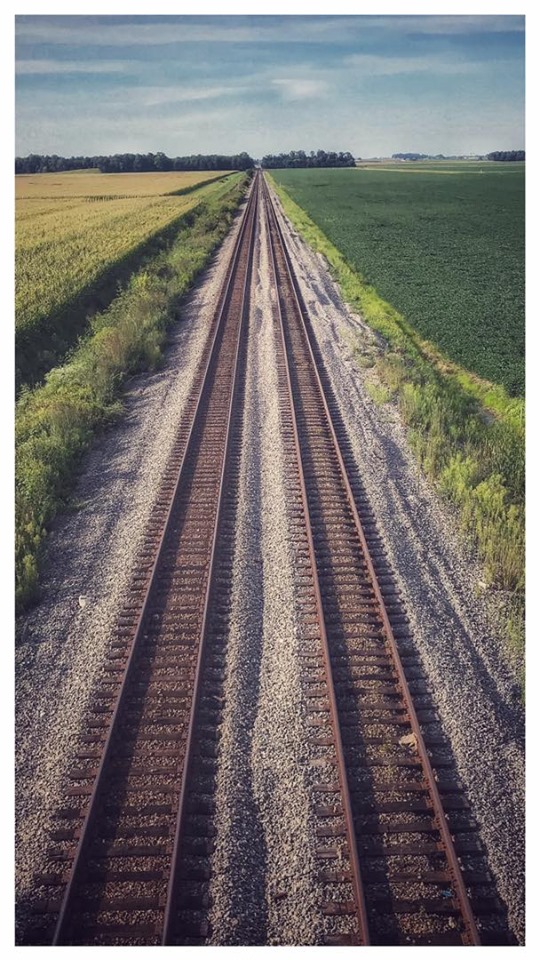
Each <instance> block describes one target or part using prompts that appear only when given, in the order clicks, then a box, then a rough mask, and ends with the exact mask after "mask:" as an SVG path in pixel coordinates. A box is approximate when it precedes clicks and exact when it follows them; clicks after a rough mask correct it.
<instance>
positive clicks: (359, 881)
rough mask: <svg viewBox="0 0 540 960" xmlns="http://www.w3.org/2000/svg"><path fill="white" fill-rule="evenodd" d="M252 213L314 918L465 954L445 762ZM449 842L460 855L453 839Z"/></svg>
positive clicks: (466, 935) (457, 800) (463, 904)
mask: <svg viewBox="0 0 540 960" xmlns="http://www.w3.org/2000/svg"><path fill="white" fill-rule="evenodd" d="M264 207H265V215H266V222H267V229H268V233H269V237H270V247H271V251H272V254H271V260H272V269H273V273H274V283H275V285H276V288H277V291H278V305H277V316H276V321H277V328H278V335H277V337H276V343H277V350H278V364H279V371H280V375H279V380H280V408H281V416H282V422H283V424H284V430H285V435H286V439H287V442H288V445H289V449H290V455H289V456H288V458H287V460H288V463H289V478H288V483H289V489H288V497H289V502H290V503H291V505H292V511H291V512H292V523H293V525H294V535H295V539H296V546H297V566H298V567H299V571H300V589H301V591H302V592H301V596H300V601H301V610H302V617H303V621H304V622H303V630H304V634H303V636H304V639H305V652H304V657H303V682H304V692H305V696H306V698H307V700H308V704H309V706H308V708H307V710H308V720H307V724H308V726H309V727H310V728H311V730H312V731H313V735H312V736H311V737H310V743H311V746H312V749H313V750H314V754H315V755H314V759H313V764H314V768H315V771H316V777H317V779H316V781H314V782H313V783H312V789H313V790H314V792H315V794H316V804H315V811H316V814H317V816H318V819H319V825H318V826H317V828H316V830H317V836H318V837H319V840H320V845H319V847H318V849H317V856H318V858H319V859H320V867H321V869H320V876H319V879H320V880H321V881H322V882H323V884H324V887H323V890H324V895H323V904H322V911H323V914H324V915H325V916H326V917H328V918H331V923H330V922H329V924H328V930H327V933H326V935H325V941H326V942H327V943H331V944H347V943H357V944H361V945H367V944H370V943H373V944H388V943H391V944H425V945H431V944H432V945H435V944H469V945H478V944H480V942H481V941H480V935H479V932H478V929H477V925H476V921H475V916H474V913H473V909H472V906H471V902H470V899H469V893H468V889H467V886H466V883H465V879H464V877H463V874H462V871H461V867H460V863H459V860H458V855H457V853H456V848H455V843H454V838H453V835H452V830H451V825H450V823H449V820H448V817H449V816H451V815H452V812H453V811H456V812H458V811H461V810H462V808H464V807H466V806H467V804H466V802H465V801H464V799H463V797H462V793H461V790H460V788H459V786H458V785H457V783H456V782H455V780H453V779H451V778H448V775H447V776H446V777H445V768H447V767H448V766H449V764H448V762H445V759H444V758H443V757H442V756H441V757H440V758H439V763H438V764H437V768H436V770H435V769H434V766H433V764H432V758H431V755H430V754H431V750H432V748H433V746H435V745H436V744H435V743H434V742H431V743H429V745H428V743H427V742H426V741H427V739H428V738H427V737H425V736H424V733H423V727H424V726H426V727H427V726H428V725H429V723H430V722H431V721H432V719H433V717H432V716H431V713H430V709H429V708H428V709H427V710H426V709H424V710H423V711H422V713H421V714H420V716H419V711H417V710H416V709H415V706H414V703H413V698H412V695H411V692H410V690H409V684H408V682H407V676H406V671H405V668H404V665H403V663H402V661H401V658H400V654H399V650H398V645H397V642H396V639H395V636H394V632H393V628H392V624H391V622H390V618H389V609H388V608H387V607H388V604H387V603H386V602H385V598H384V596H383V592H382V590H381V585H380V584H379V582H378V579H377V574H376V571H375V567H374V564H373V561H372V558H371V555H370V544H369V540H370V532H369V530H364V527H363V524H362V521H361V519H360V515H359V505H358V504H357V500H356V498H355V496H354V493H353V490H352V488H351V481H350V480H349V472H348V469H347V465H346V462H345V459H344V454H343V452H342V450H341V446H340V443H339V441H338V437H337V435H336V429H335V427H334V423H333V418H332V416H331V413H330V409H329V405H328V402H327V399H326V395H325V390H324V387H323V384H322V382H321V378H320V376H319V373H318V367H317V362H316V358H315V356H314V353H313V347H312V342H311V340H312V338H311V337H310V330H309V320H308V314H307V310H306V307H305V305H304V303H303V301H302V298H301V294H300V291H299V287H298V284H297V282H296V280H295V277H294V271H293V269H292V265H291V262H290V258H289V255H288V252H287V248H286V244H285V240H284V237H283V233H282V230H281V228H280V224H279V221H278V218H277V216H276V212H275V210H274V207H273V203H272V200H271V198H270V194H269V191H268V189H267V187H266V186H265V189H264ZM442 797H444V804H443V800H442ZM458 829H459V828H458ZM464 829H465V830H466V829H468V828H467V827H464ZM456 832H457V831H456ZM460 840H461V847H462V849H463V851H465V852H466V851H467V849H468V847H467V835H465V838H463V837H460ZM471 877H472V874H471ZM477 882H478V881H477ZM484 906H485V905H484ZM494 907H495V912H496V906H495V905H494V904H493V903H490V908H491V909H493V908H494ZM338 917H339V918H342V919H340V920H339V921H338V920H337V919H336V918H338Z"/></svg>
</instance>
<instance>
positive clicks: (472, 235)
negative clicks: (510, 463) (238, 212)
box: [272, 162, 525, 396]
mask: <svg viewBox="0 0 540 960" xmlns="http://www.w3.org/2000/svg"><path fill="white" fill-rule="evenodd" d="M272 176H273V178H274V180H275V181H276V182H277V183H278V184H280V185H281V186H282V187H284V189H285V190H286V191H287V192H288V193H289V195H290V196H291V197H292V198H293V200H295V201H296V203H298V204H299V205H300V206H301V207H302V208H303V209H304V210H305V211H306V213H307V214H308V215H309V217H310V218H311V219H312V220H313V221H314V222H315V223H316V224H317V225H318V226H319V227H320V229H321V230H322V231H323V232H324V233H325V234H326V236H327V237H328V239H329V240H330V241H331V242H332V243H333V244H334V246H336V247H337V248H338V250H340V251H341V253H342V254H343V255H344V256H345V258H346V260H347V261H348V263H349V264H350V266H351V267H352V268H353V269H355V270H357V271H358V272H359V273H360V274H361V276H362V277H363V279H364V280H365V281H366V282H367V283H369V284H371V285H373V286H374V287H375V288H376V290H377V292H378V293H379V294H380V296H381V297H382V298H383V299H384V300H386V301H388V302H389V303H391V304H392V305H393V306H394V307H395V308H396V309H397V310H398V311H399V312H400V313H401V314H402V315H403V316H404V317H405V319H406V320H407V321H408V322H409V323H410V324H411V325H412V326H413V327H414V328H415V329H416V330H417V331H418V332H419V333H420V334H421V335H422V336H423V337H425V338H426V339H428V340H430V341H432V342H433V343H434V344H435V345H436V346H437V347H438V348H439V349H440V350H441V351H442V352H443V353H444V354H445V355H446V356H447V357H449V358H450V359H451V360H453V361H454V362H455V363H457V364H459V365H461V366H463V367H465V368H466V369H467V370H469V371H472V372H473V373H476V374H478V375H479V376H480V377H482V378H485V379H487V380H491V381H493V382H494V383H500V384H502V385H503V386H504V387H505V388H506V389H507V390H508V392H509V393H510V394H512V395H516V396H522V395H523V393H524V381H525V360H524V345H525V344H524V341H525V330H524V272H525V262H524V181H525V165H524V164H521V163H509V164H496V163H489V162H486V163H478V162H477V163H467V162H462V163H460V162H456V163H448V162H447V163H431V164H427V163H423V164H421V165H420V164H416V163H409V164H406V163H402V164H393V165H380V166H371V167H361V168H357V169H350V170H349V169H347V170H323V169H320V170H317V169H310V170H273V171H272Z"/></svg>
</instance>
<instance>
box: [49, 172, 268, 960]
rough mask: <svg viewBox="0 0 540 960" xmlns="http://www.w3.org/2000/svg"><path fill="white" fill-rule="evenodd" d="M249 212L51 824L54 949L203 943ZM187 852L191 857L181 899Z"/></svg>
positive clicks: (251, 227)
mask: <svg viewBox="0 0 540 960" xmlns="http://www.w3.org/2000/svg"><path fill="white" fill-rule="evenodd" d="M258 199H259V198H258V191H257V189H252V191H251V195H250V198H249V201H248V205H247V208H246V210H245V213H244V216H243V221H242V224H241V227H240V231H239V235H238V239H237V242H236V245H235V248H234V252H233V256H232V259H231V263H230V266H229V269H228V272H227V276H226V279H225V283H224V286H223V288H222V292H221V296H220V300H219V304H218V309H217V311H216V316H215V322H214V331H213V336H212V337H211V338H210V341H211V342H210V349H209V351H208V354H207V357H206V359H205V362H204V363H203V369H202V370H201V375H200V377H199V382H198V384H196V387H195V391H194V392H195V396H194V397H193V399H192V403H191V409H190V410H188V416H187V418H186V422H184V424H183V425H182V427H181V430H180V434H179V438H178V442H177V448H178V449H177V451H176V453H175V457H174V458H173V460H174V461H175V462H173V464H172V466H171V470H170V472H169V476H168V477H167V478H166V480H165V482H164V485H163V488H162V490H161V496H160V497H159V498H158V503H157V507H156V509H155V511H154V513H153V517H152V522H151V524H150V527H149V529H148V531H147V538H146V543H145V547H144V549H143V551H142V555H141V563H140V565H139V568H138V570H137V573H136V574H135V578H134V582H133V588H132V592H131V596H130V598H129V600H128V603H127V606H126V609H125V610H124V612H123V614H122V616H121V617H120V618H119V623H118V627H117V635H116V639H115V641H114V642H113V644H112V648H111V653H110V657H109V660H108V662H107V664H106V665H105V674H104V679H103V681H102V684H101V686H100V688H99V689H98V690H97V691H96V694H95V696H94V699H93V702H92V705H91V715H90V717H89V720H88V724H87V729H86V731H85V733H84V734H83V735H82V737H81V743H80V747H79V750H78V756H77V761H78V766H77V768H75V769H73V770H72V771H71V779H72V784H73V785H72V787H71V788H70V789H69V791H68V798H69V806H67V807H66V808H65V809H64V810H62V811H60V818H61V819H64V820H67V821H71V823H72V824H74V825H73V826H68V827H67V828H61V829H59V830H57V831H56V833H55V835H54V839H55V840H56V841H57V842H59V843H60V844H61V846H60V847H58V848H57V849H56V850H53V851H52V860H53V862H54V861H55V862H56V863H60V864H61V865H62V867H63V868H64V869H63V870H62V871H61V872H60V873H58V872H54V871H53V873H52V874H51V875H49V877H42V878H40V879H41V882H43V883H47V882H48V883H49V884H50V885H52V886H55V885H60V888H61V889H62V887H63V886H64V889H63V891H62V894H61V896H60V897H58V896H57V897H56V898H53V899H52V900H51V901H50V902H49V903H47V904H46V905H45V909H46V912H47V913H48V914H49V915H52V916H54V915H55V912H57V917H56V922H55V928H54V933H53V936H52V942H53V944H66V943H82V944H107V943H112V944H143V943H144V944H160V943H163V944H167V943H174V942H177V941H178V940H181V939H184V940H185V939H186V938H187V940H188V941H190V942H195V943H197V942H200V941H204V938H205V936H206V932H207V931H206V929H205V927H204V925H202V926H201V925H200V924H199V923H198V922H197V920H195V921H194V922H191V921H190V919H189V917H190V916H191V915H192V914H191V911H192V909H193V908H194V907H196V906H197V903H198V892H197V886H196V885H197V882H198V879H199V874H198V872H197V857H198V856H200V854H201V853H207V852H208V847H209V846H210V845H211V838H210V837H209V836H208V833H209V832H210V831H209V830H208V825H207V823H206V822H205V812H206V811H207V810H208V807H207V805H206V804H205V793H204V791H205V783H204V772H203V782H200V778H201V769H200V768H201V767H203V768H204V757H205V755H206V756H207V757H208V758H209V759H210V761H211V759H212V752H213V749H212V745H213V739H212V735H213V730H214V728H215V725H216V723H217V717H216V702H215V701H217V700H218V699H219V674H220V669H222V664H221V663H220V659H219V650H217V651H216V649H215V645H216V644H218V645H219V641H220V636H221V635H222V631H221V632H220V625H219V623H216V611H215V608H216V604H217V606H218V608H219V596H218V595H219V590H220V584H219V582H218V576H217V572H216V570H217V559H216V558H217V548H218V540H219V536H218V534H219V533H220V532H221V531H222V529H223V525H224V524H226V523H227V517H226V515H224V511H223V509H222V504H223V501H224V499H225V497H226V496H227V486H228V481H229V479H230V473H231V470H233V469H234V464H233V463H232V462H231V461H232V460H233V459H234V450H232V443H231V432H232V427H233V425H234V423H235V422H236V421H237V417H236V416H235V409H236V406H237V393H238V384H239V381H240V379H241V374H240V372H239V357H240V356H241V353H242V342H243V339H244V328H245V324H246V323H247V318H248V313H249V288H250V282H251V268H252V258H253V246H254V239H253V238H254V232H255V229H256V224H257V211H258ZM209 633H210V641H209V637H208V634H209ZM212 640H213V641H214V648H212ZM207 647H209V648H210V650H209V651H208V650H207ZM216 673H217V676H216ZM205 674H206V681H207V683H206V687H205V686H204V684H203V681H204V678H205ZM216 687H217V688H218V694H217V696H216ZM197 721H198V727H197ZM205 725H206V726H208V725H209V726H210V731H209V732H208V730H206V732H205ZM196 727H197V732H196ZM197 756H198V760H199V770H198V771H196V770H195V768H196V766H197ZM197 779H199V783H198V791H197V792H196V795H195V796H193V795H192V790H191V785H192V781H193V780H197ZM193 813H195V823H193V816H192V821H191V829H190V830H189V832H187V831H186V821H187V818H188V817H189V816H190V815H193ZM182 855H183V856H184V860H186V857H187V859H188V860H189V856H190V855H191V859H192V862H191V864H190V868H189V870H188V873H187V875H185V876H184V878H183V879H184V881H185V883H184V887H183V888H182V883H181V879H180V877H179V870H178V864H179V861H180V858H181V856H182ZM193 861H194V862H193ZM66 874H67V876H66ZM64 881H66V882H65V885H64ZM186 884H187V887H186ZM193 884H195V890H193ZM186 912H187V919H186ZM181 918H183V925H182V931H179V929H178V923H179V921H180V919H181Z"/></svg>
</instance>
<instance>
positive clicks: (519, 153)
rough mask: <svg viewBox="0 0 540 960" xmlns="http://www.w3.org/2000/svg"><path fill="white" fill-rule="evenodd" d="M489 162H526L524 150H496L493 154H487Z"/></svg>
mask: <svg viewBox="0 0 540 960" xmlns="http://www.w3.org/2000/svg"><path fill="white" fill-rule="evenodd" d="M486 159H487V160H498V161H499V162H500V161H502V162H504V163H510V162H515V161H518V160H525V151H524V150H494V151H493V153H488V154H486Z"/></svg>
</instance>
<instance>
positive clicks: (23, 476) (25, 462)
mask: <svg viewBox="0 0 540 960" xmlns="http://www.w3.org/2000/svg"><path fill="white" fill-rule="evenodd" d="M245 183H246V177H245V176H241V175H236V176H235V177H233V178H231V179H230V180H229V181H228V182H227V183H225V184H223V185H222V186H221V188H220V190H219V191H217V192H215V193H214V194H213V195H212V196H210V197H208V198H207V199H206V200H205V201H204V203H202V204H201V205H200V206H199V207H197V209H196V210H195V211H193V213H192V214H191V219H190V222H189V223H185V222H184V224H183V225H182V226H181V228H180V229H179V232H178V234H177V237H176V239H175V242H174V244H173V245H172V247H171V248H170V249H169V250H166V251H162V252H161V254H159V255H158V256H156V257H155V259H154V260H153V261H152V262H151V263H148V264H146V266H145V268H144V269H142V270H140V271H139V272H138V273H136V274H134V275H133V276H132V278H131V280H130V281H129V283H128V285H127V286H126V288H125V289H124V290H123V291H122V292H121V293H120V294H119V295H118V296H117V297H116V298H115V300H114V301H113V302H112V304H111V305H110V307H109V308H108V309H107V310H106V311H104V312H103V313H100V314H98V315H96V316H95V317H94V318H93V320H92V321H91V329H90V331H89V333H88V335H87V336H86V337H85V339H84V340H83V341H82V342H81V344H80V346H79V348H78V349H77V350H76V351H75V353H74V354H73V356H72V358H71V360H70V361H69V362H67V363H65V364H64V365H63V366H60V367H56V368H54V369H53V370H51V371H50V373H49V374H48V375H47V378H46V382H45V384H44V385H43V386H42V387H38V388H36V389H34V390H29V389H25V390H23V392H22V394H21V396H20V399H19V402H18V404H17V408H16V419H15V432H16V521H15V532H16V598H17V606H18V609H21V608H22V607H23V606H24V605H26V604H27V603H28V602H30V601H31V600H33V599H35V597H36V596H37V594H38V581H39V566H40V556H41V548H42V545H43V541H44V538H45V536H46V532H47V526H48V524H50V522H51V520H52V519H53V517H54V516H55V514H56V513H57V511H58V510H59V508H60V507H61V506H62V504H63V503H64V502H65V499H66V497H67V496H68V494H69V492H70V490H71V488H72V485H73V481H74V476H75V472H76V468H77V464H78V462H79V460H80V457H81V455H82V453H83V452H84V450H85V449H86V448H87V447H88V445H89V444H90V442H91V440H92V437H93V436H94V434H95V432H96V430H97V429H99V427H100V426H102V425H103V424H105V423H106V422H107V421H109V420H111V418H114V417H116V416H117V415H118V413H119V411H120V409H121V405H120V401H119V396H120V390H121V386H122V383H123V381H124V379H125V377H126V375H127V374H128V373H131V372H133V371H135V370H140V369H146V368H151V367H153V366H155V364H156V363H158V361H159V359H160V356H161V349H162V345H163V341H164V336H165V330H166V328H167V326H168V325H169V324H170V323H171V322H172V321H173V319H174V318H175V316H176V311H177V307H178V303H179V300H180V298H181V296H182V295H183V294H184V293H185V292H186V290H187V289H188V287H189V286H190V285H191V284H192V283H193V281H194V279H195V277H196V276H197V274H198V273H199V272H200V270H201V269H202V268H203V266H204V265H205V263H206V262H207V260H208V257H209V256H210V254H211V252H212V251H213V250H214V249H215V247H216V246H217V244H218V243H219V242H220V241H221V240H222V239H223V237H224V236H225V234H226V233H227V231H228V229H229V227H230V224H231V222H232V218H233V216H234V212H235V210H236V208H237V206H238V204H239V202H240V199H241V196H242V194H243V192H244V189H245Z"/></svg>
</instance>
